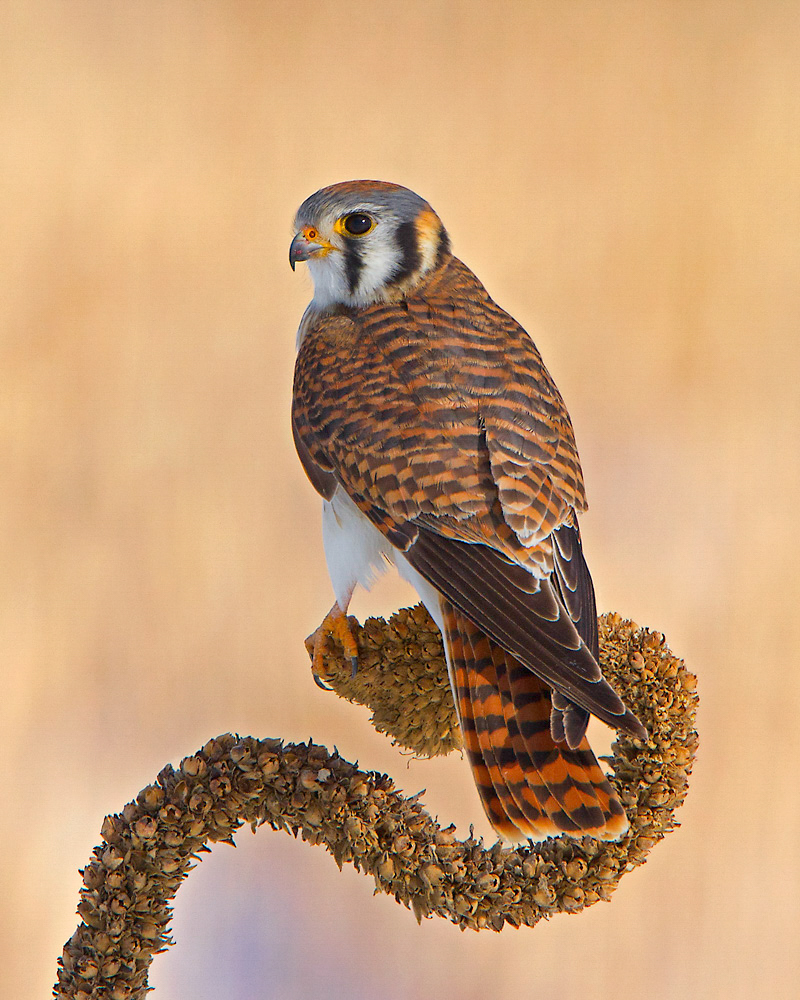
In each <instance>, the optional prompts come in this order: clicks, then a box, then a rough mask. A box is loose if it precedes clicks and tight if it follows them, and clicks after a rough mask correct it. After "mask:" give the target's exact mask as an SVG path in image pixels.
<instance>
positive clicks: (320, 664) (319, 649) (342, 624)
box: [306, 603, 358, 691]
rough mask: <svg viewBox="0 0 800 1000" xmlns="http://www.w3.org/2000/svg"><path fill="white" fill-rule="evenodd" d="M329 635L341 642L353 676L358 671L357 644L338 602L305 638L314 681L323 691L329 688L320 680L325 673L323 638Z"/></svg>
mask: <svg viewBox="0 0 800 1000" xmlns="http://www.w3.org/2000/svg"><path fill="white" fill-rule="evenodd" d="M329 635H332V636H335V637H336V638H337V639H338V640H339V642H340V643H341V644H342V646H343V648H344V652H345V656H347V658H348V659H349V660H350V666H351V670H352V673H351V676H352V677H355V675H356V673H357V671H358V645H357V644H356V640H355V638H354V636H353V633H352V632H351V631H350V624H349V622H348V621H347V615H346V614H345V613H344V612H343V611H342V609H341V608H340V607H339V605H338V603H337V604H334V606H333V607H332V608H331V610H330V611H329V612H328V613H327V615H326V616H325V618H324V620H323V622H322V624H321V625H320V626H319V628H318V629H317V630H316V632H314V633H313V634H312V635H310V636H309V637H308V638H307V639H306V649H308V651H309V652H310V653H311V661H312V664H311V672H312V675H313V677H314V683H315V684H316V685H317V686H318V687H321V688H322V690H323V691H330V690H331V689H330V688H328V687H325V685H324V684H323V683H322V680H321V678H323V677H325V674H326V671H325V669H324V667H325V662H324V661H325V640H326V639H327V637H328V636H329Z"/></svg>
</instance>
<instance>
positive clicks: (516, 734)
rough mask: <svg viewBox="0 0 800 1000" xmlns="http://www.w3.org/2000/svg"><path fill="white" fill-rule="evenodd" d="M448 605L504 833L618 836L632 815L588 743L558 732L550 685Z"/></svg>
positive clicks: (490, 798)
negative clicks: (565, 739) (559, 738)
mask: <svg viewBox="0 0 800 1000" xmlns="http://www.w3.org/2000/svg"><path fill="white" fill-rule="evenodd" d="M442 611H443V615H444V622H445V629H446V640H447V644H448V649H449V654H450V661H451V667H452V671H453V686H454V690H455V694H456V703H457V706H458V714H459V720H460V722H461V728H462V732H463V735H464V745H465V748H466V751H467V757H468V759H469V761H470V764H471V766H472V770H473V775H474V778H475V782H476V785H477V786H478V792H479V794H480V797H481V801H482V802H483V805H484V808H485V810H486V813H487V815H488V817H489V820H490V821H491V823H492V825H493V826H494V828H495V829H496V830H497V832H498V833H499V834H501V835H502V836H503V837H505V838H506V839H508V840H520V839H524V838H530V839H534V840H539V839H541V838H543V837H548V836H558V835H559V834H561V833H568V834H571V835H573V836H583V835H584V834H590V835H591V836H594V837H597V838H599V839H604V840H613V839H617V838H619V837H620V836H621V835H622V834H623V833H624V832H625V831H626V829H627V826H628V821H627V817H626V816H625V812H624V810H623V808H622V805H621V803H620V801H619V799H618V798H617V796H616V794H615V793H614V791H613V789H612V788H611V786H610V785H609V783H608V779H607V778H606V776H605V775H604V773H603V771H602V770H601V768H600V765H599V764H598V762H597V759H596V758H595V756H594V754H593V753H592V750H591V748H590V747H589V744H588V742H587V741H586V739H585V738H584V739H583V740H582V741H581V743H580V745H579V746H578V747H577V748H575V749H570V748H569V747H568V746H567V744H566V743H556V742H555V741H554V739H553V735H552V733H551V727H550V716H551V690H550V688H549V687H548V686H547V685H546V684H545V683H544V682H543V681H541V680H540V679H539V678H538V677H536V675H535V674H533V673H531V671H530V670H528V669H527V668H526V667H524V666H523V665H522V664H521V663H519V661H518V660H516V659H515V658H514V657H512V656H511V655H510V654H509V653H507V652H506V651H505V650H504V649H503V648H502V647H501V646H499V645H498V644H497V643H495V642H493V641H492V640H490V639H489V638H488V637H487V636H486V635H485V634H484V633H483V632H482V631H481V630H480V629H479V628H478V627H477V626H476V625H474V624H473V623H472V622H471V621H470V620H469V619H467V618H466V617H464V616H463V615H462V614H461V613H460V612H458V611H457V610H456V609H455V608H453V606H452V605H450V604H449V602H447V601H445V600H442Z"/></svg>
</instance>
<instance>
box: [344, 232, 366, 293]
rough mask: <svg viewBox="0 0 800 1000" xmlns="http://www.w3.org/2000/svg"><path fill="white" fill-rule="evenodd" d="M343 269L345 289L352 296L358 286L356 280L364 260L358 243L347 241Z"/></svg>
mask: <svg viewBox="0 0 800 1000" xmlns="http://www.w3.org/2000/svg"><path fill="white" fill-rule="evenodd" d="M344 269H345V275H346V277H347V287H348V289H349V290H350V294H351V295H353V294H354V293H355V290H356V288H357V286H358V279H359V278H360V277H361V272H362V270H363V269H364V260H363V258H362V256H361V249H360V247H359V245H358V243H355V242H351V241H349V240H348V242H347V246H346V247H345V251H344Z"/></svg>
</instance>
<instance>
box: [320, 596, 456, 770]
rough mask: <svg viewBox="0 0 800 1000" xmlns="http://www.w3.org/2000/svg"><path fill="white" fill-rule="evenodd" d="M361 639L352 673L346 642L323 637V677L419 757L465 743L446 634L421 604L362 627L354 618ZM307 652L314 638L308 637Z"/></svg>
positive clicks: (355, 633)
mask: <svg viewBox="0 0 800 1000" xmlns="http://www.w3.org/2000/svg"><path fill="white" fill-rule="evenodd" d="M349 622H350V628H351V631H352V633H353V636H354V637H355V638H356V640H357V642H358V671H357V673H356V675H355V677H354V676H353V672H352V669H351V666H350V663H349V661H347V659H346V657H344V656H343V655H342V647H341V646H340V645H339V643H338V642H337V641H336V640H335V639H334V638H333V637H332V636H331V635H328V636H327V637H326V639H325V645H324V647H323V653H324V655H323V661H322V662H323V666H324V668H325V674H324V676H323V677H322V678H321V680H323V681H324V683H325V684H328V685H330V687H332V688H333V690H334V691H335V692H336V693H337V694H338V695H339V696H340V697H342V698H346V699H347V700H348V701H352V702H354V703H356V704H358V705H366V706H367V707H368V708H370V709H372V718H371V719H370V722H371V723H372V725H373V726H374V727H375V728H376V729H377V730H378V732H379V733H386V734H387V736H391V737H392V739H393V740H394V742H395V743H397V744H399V745H400V746H402V747H405V748H406V749H407V750H412V751H413V752H414V753H415V754H417V755H418V756H420V757H436V756H437V755H439V754H446V753H450V751H451V750H456V749H458V748H459V747H460V746H461V733H460V730H459V727H458V720H457V719H456V711H455V705H454V704H453V695H452V692H451V690H450V684H449V682H448V680H447V664H446V662H445V658H444V649H443V648H442V636H441V633H440V632H439V629H438V628H437V626H436V624H435V623H434V621H433V620H432V619H431V617H430V615H429V614H428V612H427V611H426V610H425V608H424V606H423V605H422V604H418V605H417V606H416V607H414V608H403V609H402V610H400V611H398V612H397V613H396V614H394V615H392V617H391V618H390V619H389V621H388V622H386V621H384V620H383V618H368V619H367V620H366V621H365V622H364V626H363V628H362V627H361V626H359V624H358V622H357V621H356V619H355V618H350V619H349ZM306 644H307V646H308V647H309V653H311V652H312V648H313V647H312V643H311V639H309V640H307V643H306Z"/></svg>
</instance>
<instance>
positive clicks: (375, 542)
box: [322, 487, 458, 706]
mask: <svg viewBox="0 0 800 1000" xmlns="http://www.w3.org/2000/svg"><path fill="white" fill-rule="evenodd" d="M322 540H323V544H324V546H325V559H326V561H327V563H328V575H329V576H330V578H331V584H332V585H333V592H334V594H335V595H336V602H337V604H338V605H339V607H340V608H341V609H342V611H344V612H345V613H347V607H348V605H349V604H350V599H351V598H352V596H353V591H354V590H355V588H356V586H358V585H361V586H362V587H364V589H365V590H369V589H370V588H371V587H372V585H373V584H374V583H375V581H376V580H377V579H378V577H379V576H381V575H382V574H383V573H384V572H385V571H386V569H387V568H388V566H389V565H390V564H393V565H395V566H396V567H397V572H398V574H399V575H400V576H401V577H402V579H404V580H405V581H406V582H407V583H410V584H411V586H412V587H413V588H414V590H416V592H417V596H418V597H419V599H420V600H421V601H422V603H423V604H424V605H425V607H426V608H427V610H428V614H429V615H430V616H431V618H433V620H434V621H435V622H436V625H437V626H438V628H439V631H440V632H441V633H442V641H443V643H444V648H445V658H446V660H447V673H448V675H449V677H450V686H451V687H452V689H453V698H454V700H455V704H456V706H458V699H457V698H456V696H455V687H454V684H453V671H452V666H451V661H450V651H449V650H448V648H447V642H446V641H445V638H444V635H445V631H444V616H443V614H442V609H441V604H440V602H439V592H438V591H437V590H436V588H435V587H433V586H431V584H430V583H428V581H427V580H426V579H425V578H424V577H423V576H422V575H421V574H420V573H419V572H418V571H417V570H416V569H414V567H413V566H412V565H411V564H410V563H409V562H408V560H407V559H406V557H405V556H404V555H403V553H402V552H400V551H399V550H398V549H395V548H394V546H393V545H391V543H390V542H389V541H387V539H386V538H384V536H383V535H382V534H381V533H380V531H379V530H378V529H377V528H376V527H375V525H374V524H373V523H372V522H371V521H370V520H369V518H368V517H367V516H366V515H365V514H363V513H362V512H361V511H360V510H359V509H358V507H357V506H356V505H355V504H354V503H353V501H352V500H351V499H350V497H349V496H348V495H347V493H345V491H344V490H343V489H341V487H340V488H339V489H337V491H336V492H335V493H334V495H333V498H332V499H331V500H330V501H328V500H323V502H322Z"/></svg>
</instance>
